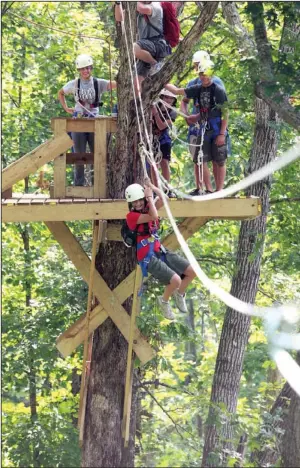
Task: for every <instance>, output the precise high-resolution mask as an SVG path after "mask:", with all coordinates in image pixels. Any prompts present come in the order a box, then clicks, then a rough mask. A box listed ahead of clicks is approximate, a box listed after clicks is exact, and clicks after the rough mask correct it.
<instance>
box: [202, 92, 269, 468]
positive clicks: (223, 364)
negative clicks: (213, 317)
mask: <svg viewBox="0 0 300 468" xmlns="http://www.w3.org/2000/svg"><path fill="white" fill-rule="evenodd" d="M255 112H256V126H255V133H254V143H253V147H252V152H251V157H250V161H249V173H252V172H253V171H255V170H258V169H259V168H261V167H262V166H264V165H265V164H267V163H268V162H270V161H272V160H273V159H274V158H275V156H276V149H277V135H276V128H275V125H274V124H275V123H276V116H275V114H274V112H273V111H272V110H271V109H270V108H269V106H268V105H267V104H266V103H265V102H264V101H262V100H260V99H256V101H255ZM269 193H270V179H264V180H262V181H261V182H258V183H257V184H255V185H253V186H252V187H251V188H250V190H249V193H248V194H249V195H254V196H258V197H260V198H261V201H262V215H261V216H260V217H259V218H257V219H255V220H252V221H244V222H242V225H241V230H240V235H239V244H238V253H237V260H236V274H235V276H234V278H233V282H232V287H231V294H232V295H233V296H235V297H237V298H239V299H241V300H243V301H245V302H248V303H252V304H253V303H254V300H255V296H256V292H257V286H258V281H259V275H260V264H261V257H262V253H263V245H264V239H265V232H266V220H267V213H268V209H269ZM250 321H251V318H250V317H249V316H245V315H242V314H240V313H238V312H236V311H235V310H232V309H230V308H227V310H226V315H225V319H224V324H223V329H222V334H221V338H220V344H219V350H218V356H217V361H216V368H215V374H214V380H213V386H212V393H211V407H210V410H209V416H208V421H207V431H206V438H205V446H204V451H203V461H202V466H222V465H224V464H226V458H227V451H228V450H229V451H230V450H232V443H233V430H232V425H231V416H232V415H234V413H235V411H236V405H237V398H238V391H239V385H240V378H241V373H242V366H243V360H244V354H245V349H246V346H247V342H248V336H249V327H250ZM220 403H222V404H223V405H225V407H226V411H224V412H222V410H221V409H220ZM221 421H222V424H221ZM224 422H225V423H224ZM220 426H222V428H221V427H220Z"/></svg>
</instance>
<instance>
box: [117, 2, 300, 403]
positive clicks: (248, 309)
mask: <svg viewBox="0 0 300 468" xmlns="http://www.w3.org/2000/svg"><path fill="white" fill-rule="evenodd" d="M121 3H122V2H121ZM129 18H130V16H129ZM129 28H130V32H131V36H132V29H131V22H130V20H129ZM124 31H125V37H126V29H125V27H124ZM125 40H126V49H127V53H128V57H130V56H129V50H128V47H127V37H126V39H125ZM132 47H133V40H132ZM134 63H135V57H134ZM135 68H136V65H135ZM131 77H132V72H131ZM131 85H132V89H133V92H134V82H133V80H132V81H131ZM138 93H139V101H140V105H141V108H142V99H141V93H140V88H139V86H138ZM142 116H143V113H142ZM137 120H138V115H137ZM143 120H144V117H143ZM145 133H146V137H147V138H148V142H149V136H148V134H147V128H146V126H145ZM141 139H143V137H142V135H141ZM142 144H144V142H143V141H142ZM144 145H145V144H144ZM144 151H145V153H146V152H147V153H148V157H149V159H150V160H151V161H152V165H153V167H154V170H155V169H156V170H157V168H156V164H155V160H154V157H153V153H152V151H151V150H150V151H147V149H146V148H144ZM299 156H300V144H297V145H295V146H294V147H293V148H291V149H290V150H288V151H287V152H286V153H284V155H282V157H281V158H278V159H277V160H276V161H273V162H271V163H269V164H267V165H265V166H264V167H263V168H261V169H259V170H258V171H256V172H254V173H252V174H251V175H250V176H248V177H247V178H246V179H244V180H243V181H241V182H238V183H237V184H234V185H233V186H231V187H229V188H228V189H225V190H220V191H219V192H216V193H214V194H211V195H204V196H202V197H193V199H194V200H195V201H203V200H209V199H218V198H223V197H224V196H228V195H229V194H233V193H236V192H237V191H238V190H241V189H243V188H246V187H248V186H250V185H252V184H254V183H255V182H258V181H259V180H262V179H264V178H265V177H267V176H268V175H271V174H272V173H273V172H274V171H275V170H278V169H281V168H283V167H285V166H286V165H287V164H289V163H291V162H292V161H295V160H296V159H298V158H299ZM157 172H158V171H157ZM158 185H159V188H161V179H160V174H159V173H158ZM161 195H162V200H163V203H164V207H165V209H166V211H167V215H168V218H169V220H170V223H171V225H172V227H173V230H174V232H175V234H176V237H177V239H178V242H179V244H180V246H181V248H182V250H183V252H184V254H185V256H186V257H187V259H188V260H189V262H190V264H191V266H192V267H193V268H194V270H195V272H196V274H197V276H198V278H199V279H200V281H201V282H202V283H203V285H204V286H205V287H206V288H207V289H208V290H209V291H210V292H211V293H212V294H214V295H215V296H217V297H218V298H219V299H220V300H221V301H222V302H223V303H224V304H226V305H227V306H228V307H230V308H231V309H233V310H236V311H237V312H240V313H242V314H246V315H250V316H256V317H260V318H262V319H264V325H265V332H266V336H267V338H268V342H269V345H270V351H269V352H270V355H271V356H272V358H273V359H274V361H275V362H276V364H277V367H278V369H279V370H280V372H281V374H282V375H283V376H284V378H285V379H286V380H287V381H288V382H289V384H290V385H291V387H292V388H293V389H294V390H295V392H296V393H298V394H299V395H300V367H299V366H298V365H297V363H296V362H295V360H294V359H293V358H292V356H291V355H290V354H289V353H288V352H287V351H286V350H285V349H284V348H286V349H293V350H299V349H300V334H299V333H298V334H291V333H287V332H279V327H280V325H281V324H282V323H283V324H285V326H288V327H289V328H290V329H291V328H292V327H295V326H296V324H297V323H298V321H299V319H300V313H299V309H297V308H296V306H295V305H294V304H291V305H281V306H280V307H274V306H272V307H257V306H254V305H253V304H250V303H246V302H244V301H242V300H240V299H238V298H236V297H234V296H232V295H231V294H230V293H228V292H227V291H225V290H224V289H222V288H220V287H219V286H218V285H217V284H215V283H214V282H213V281H212V280H211V279H210V278H208V276H207V275H206V274H205V273H204V271H203V270H202V269H201V267H200V265H199V264H198V262H197V260H196V258H195V256H194V255H193V253H192V252H191V250H190V248H189V247H188V245H187V243H186V241H185V240H184V238H183V236H182V234H181V232H180V231H179V229H178V227H177V224H176V221H175V219H174V217H173V215H172V212H171V209H170V206H169V203H168V199H167V197H166V195H165V194H164V192H163V191H162V193H161Z"/></svg>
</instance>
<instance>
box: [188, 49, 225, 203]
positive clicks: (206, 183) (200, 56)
mask: <svg viewBox="0 0 300 468" xmlns="http://www.w3.org/2000/svg"><path fill="white" fill-rule="evenodd" d="M205 60H210V55H209V53H208V52H206V51H205V50H198V51H197V52H195V53H194V55H193V58H192V62H193V66H194V69H195V71H196V73H197V75H198V76H197V77H196V78H194V79H193V80H191V81H189V82H188V84H187V88H189V87H191V86H195V85H201V84H202V81H201V75H200V74H199V72H198V67H199V64H200V63H201V62H203V61H205ZM212 82H213V83H215V84H217V85H218V86H220V87H221V88H223V89H224V91H225V86H224V83H223V81H222V80H221V78H218V77H217V76H215V75H213V76H212ZM189 101H190V100H189V99H187V98H185V99H183V100H182V101H181V105H180V110H181V111H182V112H183V113H185V114H187V113H188V112H187V110H188V103H189ZM198 107H199V106H198V105H197V102H196V100H195V99H193V109H192V114H197V113H198V112H199V110H198ZM198 133H199V130H198V128H197V127H196V126H195V124H190V125H189V130H188V142H189V143H190V146H189V150H190V154H191V156H192V158H193V159H194V157H195V152H196V149H197V148H196V146H194V145H196V143H197V138H198ZM213 164H214V163H213ZM214 169H215V168H214ZM202 170H203V181H202V180H201V174H202ZM194 174H195V183H196V188H195V190H193V191H192V192H191V193H190V195H200V194H201V193H203V190H204V187H205V188H206V193H211V192H212V191H213V188H212V183H211V177H210V170H209V168H208V165H207V163H206V162H205V163H203V168H201V167H199V166H198V165H196V164H195V165H194Z"/></svg>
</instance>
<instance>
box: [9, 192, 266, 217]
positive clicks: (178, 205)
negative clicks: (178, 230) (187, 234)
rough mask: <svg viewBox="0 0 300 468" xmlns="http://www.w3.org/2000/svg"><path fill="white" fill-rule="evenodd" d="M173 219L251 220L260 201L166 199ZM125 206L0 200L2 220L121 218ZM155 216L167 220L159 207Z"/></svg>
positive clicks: (86, 201)
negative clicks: (0, 201) (0, 203)
mask: <svg viewBox="0 0 300 468" xmlns="http://www.w3.org/2000/svg"><path fill="white" fill-rule="evenodd" d="M169 203H170V207H171V210H172V213H173V216H174V217H175V218H194V217H205V218H209V219H212V218H214V219H233V220H244V219H254V218H256V217H257V216H259V215H260V213H261V203H260V199H259V198H256V197H249V198H223V199H218V200H208V201H203V202H202V201H193V200H173V199H172V200H169ZM127 212H128V204H127V202H126V201H125V200H110V199H109V200H107V199H99V198H61V199H60V198H55V199H54V198H50V197H49V196H47V195H33V194H25V195H20V194H19V195H18V194H13V197H12V198H7V199H3V200H2V221H3V222H6V223H11V222H39V221H80V220H92V219H99V220H100V219H102V220H109V219H125V217H126V214H127ZM159 216H160V217H162V218H164V217H167V214H166V210H165V209H164V208H161V209H160V210H159Z"/></svg>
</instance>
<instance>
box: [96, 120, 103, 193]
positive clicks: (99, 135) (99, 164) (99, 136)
mask: <svg viewBox="0 0 300 468" xmlns="http://www.w3.org/2000/svg"><path fill="white" fill-rule="evenodd" d="M105 196H106V120H97V119H96V120H95V139H94V198H105Z"/></svg>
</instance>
